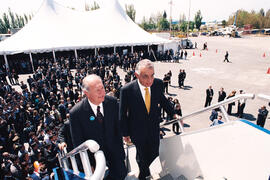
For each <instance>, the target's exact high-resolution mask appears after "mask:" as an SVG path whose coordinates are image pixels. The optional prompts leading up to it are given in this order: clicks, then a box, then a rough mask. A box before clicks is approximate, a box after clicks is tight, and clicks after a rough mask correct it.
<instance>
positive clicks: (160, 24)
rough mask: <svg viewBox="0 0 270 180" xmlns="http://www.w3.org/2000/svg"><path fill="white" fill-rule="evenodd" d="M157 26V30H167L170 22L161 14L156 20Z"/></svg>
mask: <svg viewBox="0 0 270 180" xmlns="http://www.w3.org/2000/svg"><path fill="white" fill-rule="evenodd" d="M157 27H158V30H159V31H164V30H168V29H169V28H170V23H169V21H168V20H167V19H166V18H164V16H163V18H161V19H160V20H159V22H158V24H157Z"/></svg>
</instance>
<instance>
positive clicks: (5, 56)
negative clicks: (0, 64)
mask: <svg viewBox="0 0 270 180" xmlns="http://www.w3.org/2000/svg"><path fill="white" fill-rule="evenodd" d="M4 59H5V63H6V71H7V70H9V71H10V69H9V66H8V60H7V55H6V54H4Z"/></svg>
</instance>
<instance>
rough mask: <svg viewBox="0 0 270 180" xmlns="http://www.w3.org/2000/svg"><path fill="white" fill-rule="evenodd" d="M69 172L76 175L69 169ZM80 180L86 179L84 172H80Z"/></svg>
mask: <svg viewBox="0 0 270 180" xmlns="http://www.w3.org/2000/svg"><path fill="white" fill-rule="evenodd" d="M68 172H70V173H72V174H74V172H73V170H71V169H69V170H68ZM78 176H79V177H80V178H85V174H84V173H82V172H79V175H78Z"/></svg>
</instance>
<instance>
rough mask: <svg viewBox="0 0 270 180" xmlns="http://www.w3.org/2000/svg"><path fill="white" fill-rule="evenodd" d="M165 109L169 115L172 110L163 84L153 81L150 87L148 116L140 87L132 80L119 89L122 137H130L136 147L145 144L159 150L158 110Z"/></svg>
mask: <svg viewBox="0 0 270 180" xmlns="http://www.w3.org/2000/svg"><path fill="white" fill-rule="evenodd" d="M160 106H161V107H162V108H164V109H165V111H166V112H167V113H169V114H170V115H173V114H174V109H173V107H172V106H171V105H170V103H169V101H168V100H167V98H166V97H165V96H164V94H163V82H162V80H160V79H154V82H153V85H152V86H151V107H150V112H149V114H148V112H147V109H146V107H145V102H144V100H143V97H142V94H141V91H140V87H139V84H138V81H137V80H134V81H132V82H130V83H128V84H127V85H125V86H124V87H122V88H121V94H120V122H121V129H122V133H123V136H130V137H131V140H132V142H133V143H134V144H135V145H136V146H143V145H145V144H147V143H151V145H153V146H155V150H156V152H154V153H158V150H159V148H158V147H159V131H160V128H159V123H160V108H159V107H160Z"/></svg>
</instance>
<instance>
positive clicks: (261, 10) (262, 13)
mask: <svg viewBox="0 0 270 180" xmlns="http://www.w3.org/2000/svg"><path fill="white" fill-rule="evenodd" d="M260 15H261V16H262V17H264V16H265V12H264V9H263V8H261V9H260Z"/></svg>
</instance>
